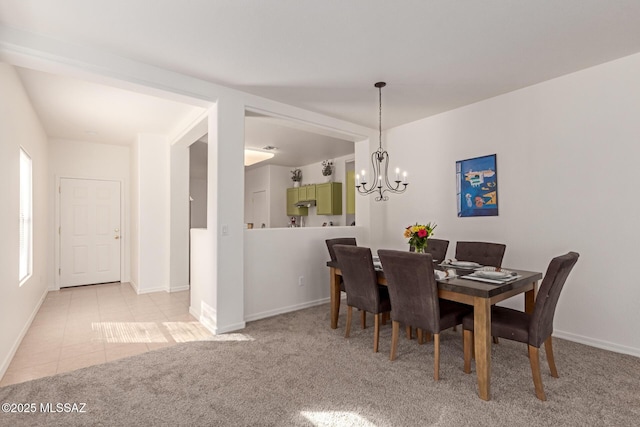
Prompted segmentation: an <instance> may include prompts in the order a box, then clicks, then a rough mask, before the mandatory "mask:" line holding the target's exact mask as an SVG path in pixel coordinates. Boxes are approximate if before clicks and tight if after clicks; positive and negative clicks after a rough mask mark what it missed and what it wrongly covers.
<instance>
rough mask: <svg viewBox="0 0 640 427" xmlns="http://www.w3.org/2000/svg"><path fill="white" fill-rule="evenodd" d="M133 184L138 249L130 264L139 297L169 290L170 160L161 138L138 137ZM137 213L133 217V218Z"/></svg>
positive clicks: (164, 140) (157, 136)
mask: <svg viewBox="0 0 640 427" xmlns="http://www.w3.org/2000/svg"><path fill="white" fill-rule="evenodd" d="M132 149H133V150H134V151H135V154H134V155H133V156H132V159H133V160H135V161H136V162H137V163H136V165H134V166H132V171H133V172H134V173H136V176H135V177H132V182H133V183H135V184H137V186H138V187H137V189H136V190H134V191H135V193H136V194H137V195H138V201H137V208H136V209H132V219H131V221H132V222H135V223H136V225H135V229H136V230H137V242H138V243H137V247H136V250H135V251H132V252H134V254H135V255H136V256H137V257H136V258H134V257H133V256H132V259H131V263H132V265H133V264H136V267H134V268H132V271H133V270H135V271H137V280H136V281H135V282H134V281H133V280H132V283H133V285H134V287H135V288H136V291H137V292H138V293H148V292H157V291H168V290H170V285H169V284H170V253H171V248H170V243H171V239H170V231H171V230H170V194H171V192H170V180H169V178H170V160H169V156H170V155H169V143H168V141H167V138H166V137H165V136H162V135H151V134H140V135H139V136H138V140H137V141H136V143H135V144H134V146H133V148H132ZM134 213H137V215H136V216H133V215H134Z"/></svg>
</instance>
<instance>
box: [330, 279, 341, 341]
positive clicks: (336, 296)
mask: <svg viewBox="0 0 640 427" xmlns="http://www.w3.org/2000/svg"><path fill="white" fill-rule="evenodd" d="M329 282H330V288H329V294H330V295H329V296H330V298H331V329H337V328H338V314H339V313H340V285H339V283H340V276H339V275H337V274H336V269H335V268H334V267H330V268H329Z"/></svg>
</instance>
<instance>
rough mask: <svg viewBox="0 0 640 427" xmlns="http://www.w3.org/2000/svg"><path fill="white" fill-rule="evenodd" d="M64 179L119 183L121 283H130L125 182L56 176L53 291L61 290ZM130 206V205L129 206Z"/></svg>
mask: <svg viewBox="0 0 640 427" xmlns="http://www.w3.org/2000/svg"><path fill="white" fill-rule="evenodd" d="M62 179H87V180H96V181H113V182H118V183H119V184H120V281H122V282H124V281H128V280H129V278H128V277H126V276H125V271H126V270H125V252H126V253H127V254H128V253H129V251H125V248H126V247H127V245H129V229H128V225H129V219H128V218H127V217H125V211H126V209H125V203H126V200H127V199H126V197H125V195H127V197H128V194H129V192H128V191H127V190H126V189H125V188H126V187H125V184H126V183H125V181H124V180H123V179H121V178H113V177H95V176H70V175H56V176H55V187H54V188H53V191H54V200H55V209H54V215H55V218H54V229H53V235H54V238H53V240H54V262H53V264H54V265H53V267H54V271H53V274H54V278H55V280H54V287H53V289H52V290H54V291H58V290H60V274H58V272H59V269H60V232H59V230H60V226H61V225H60V224H61V218H60V185H61V180H62ZM127 206H128V204H127Z"/></svg>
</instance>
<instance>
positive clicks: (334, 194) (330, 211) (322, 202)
mask: <svg viewBox="0 0 640 427" xmlns="http://www.w3.org/2000/svg"><path fill="white" fill-rule="evenodd" d="M316 213H317V214H318V215H342V183H341V182H327V183H326V184H317V185H316Z"/></svg>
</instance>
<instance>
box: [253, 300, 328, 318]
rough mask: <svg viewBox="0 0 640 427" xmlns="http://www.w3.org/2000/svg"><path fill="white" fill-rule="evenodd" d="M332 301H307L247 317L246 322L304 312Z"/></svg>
mask: <svg viewBox="0 0 640 427" xmlns="http://www.w3.org/2000/svg"><path fill="white" fill-rule="evenodd" d="M329 301H330V298H321V299H319V300H315V301H307V302H303V303H300V304H296V305H290V306H288V307H280V308H276V309H274V310H268V311H263V312H260V313H256V314H251V315H249V316H245V318H244V321H245V322H252V321H254V320H260V319H266V318H267V317H273V316H277V315H278V314H284V313H290V312H292V311H298V310H302V309H304V308H309V307H315V306H316V305H322V304H326V303H328V302H329Z"/></svg>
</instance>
